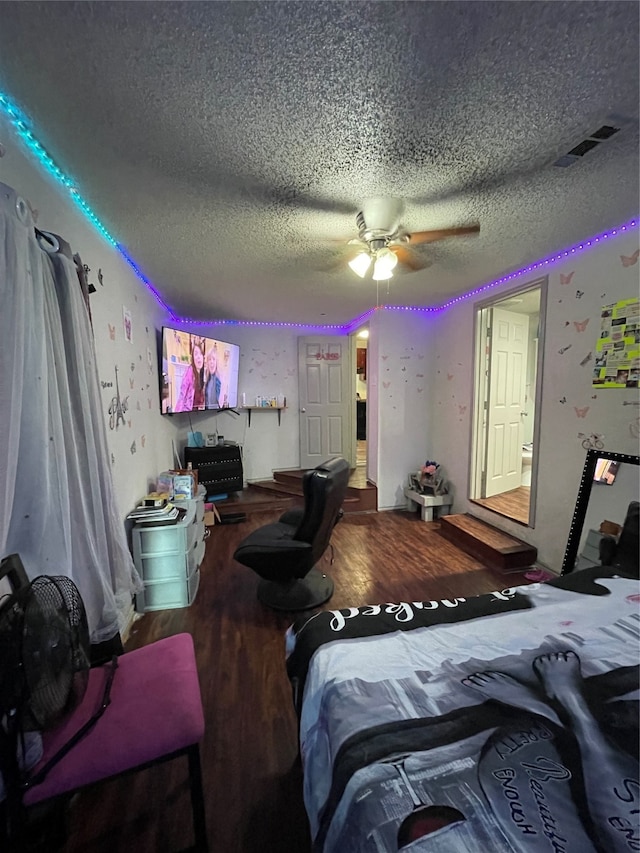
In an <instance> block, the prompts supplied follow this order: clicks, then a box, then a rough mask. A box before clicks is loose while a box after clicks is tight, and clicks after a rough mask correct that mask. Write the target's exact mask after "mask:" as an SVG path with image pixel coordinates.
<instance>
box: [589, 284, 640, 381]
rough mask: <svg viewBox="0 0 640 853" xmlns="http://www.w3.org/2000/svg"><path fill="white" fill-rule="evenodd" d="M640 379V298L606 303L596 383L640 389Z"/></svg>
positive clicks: (599, 339) (597, 351)
mask: <svg viewBox="0 0 640 853" xmlns="http://www.w3.org/2000/svg"><path fill="white" fill-rule="evenodd" d="M639 379H640V300H638V299H624V300H622V301H620V302H614V303H612V304H611V305H604V306H603V308H602V311H601V312H600V337H599V338H598V341H597V343H596V360H595V368H594V371H593V385H597V386H598V388H638V387H639Z"/></svg>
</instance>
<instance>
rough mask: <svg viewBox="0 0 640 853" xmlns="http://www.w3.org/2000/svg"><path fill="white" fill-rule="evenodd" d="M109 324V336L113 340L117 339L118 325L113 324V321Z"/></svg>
mask: <svg viewBox="0 0 640 853" xmlns="http://www.w3.org/2000/svg"><path fill="white" fill-rule="evenodd" d="M107 326H108V327H109V338H110V339H111V340H112V341H115V339H116V327H115V326H112V325H111V323H107Z"/></svg>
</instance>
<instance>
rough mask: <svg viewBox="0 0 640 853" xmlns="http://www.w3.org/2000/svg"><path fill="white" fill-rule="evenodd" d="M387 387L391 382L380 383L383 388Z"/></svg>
mask: <svg viewBox="0 0 640 853" xmlns="http://www.w3.org/2000/svg"><path fill="white" fill-rule="evenodd" d="M389 385H391V382H383V383H382V386H383V388H388V387H389Z"/></svg>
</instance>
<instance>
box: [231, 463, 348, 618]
mask: <svg viewBox="0 0 640 853" xmlns="http://www.w3.org/2000/svg"><path fill="white" fill-rule="evenodd" d="M349 473H350V472H349V463H348V462H347V461H346V459H343V458H342V457H340V456H338V457H336V458H334V459H330V460H329V461H328V462H324V463H323V464H322V465H318V467H317V468H313V469H312V470H311V471H306V472H305V474H304V475H303V478H302V489H303V493H304V507H294V508H293V509H290V510H287V512H285V513H284V514H283V515H281V516H280V518H279V519H278V521H276V522H274V523H272V524H265V525H264V526H263V527H259V528H258V529H257V530H254V531H253V533H250V534H249V535H248V536H247V537H246V538H245V539H243V541H242V542H241V543H240V545H239V546H238V548H237V549H236V551H235V553H234V555H233V556H234V559H236V560H237V561H238V562H239V563H242V564H243V565H244V566H248V567H249V568H250V569H253V571H254V572H256V574H258V575H259V576H260V577H261V578H262V580H261V581H260V583H259V585H258V599H259V600H260V601H261V602H262V603H263V604H266V605H267V607H272V608H273V609H274V610H308V609H309V608H312V607H318V606H319V605H320V604H324V602H325V601H328V600H329V599H330V598H331V596H332V595H333V581H332V580H331V578H330V577H328V576H327V575H325V574H324V573H323V572H321V571H320V570H319V569H317V568H315V566H316V564H317V563H318V561H319V560H320V558H321V557H322V555H323V554H324V552H325V551H326V550H327V548H328V547H329V541H330V539H331V533H332V531H333V528H334V527H335V525H336V523H337V522H338V521H339V520H340V518H341V517H342V514H343V513H342V502H343V500H344V498H345V495H346V493H347V486H348V483H349Z"/></svg>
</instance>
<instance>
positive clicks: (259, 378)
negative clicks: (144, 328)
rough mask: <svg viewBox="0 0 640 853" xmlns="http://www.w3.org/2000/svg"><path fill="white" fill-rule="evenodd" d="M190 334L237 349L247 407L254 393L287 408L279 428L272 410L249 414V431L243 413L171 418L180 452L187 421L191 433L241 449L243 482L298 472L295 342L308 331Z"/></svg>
mask: <svg viewBox="0 0 640 853" xmlns="http://www.w3.org/2000/svg"><path fill="white" fill-rule="evenodd" d="M172 325H174V326H175V325H176V324H172ZM176 327H177V326H176ZM189 331H191V332H199V333H200V334H203V335H208V336H209V337H215V338H217V339H218V340H223V341H228V342H229V343H232V344H238V345H239V346H240V369H239V372H238V395H239V399H240V400H242V394H243V392H244V393H245V394H246V400H247V403H249V402H250V401H251V400H254V401H255V398H256V396H257V395H258V394H260V395H262V396H265V397H273V396H278V395H283V396H285V397H286V398H287V408H286V409H285V410H284V411H282V412H281V413H280V420H281V423H280V425H278V413H277V411H275V410H269V409H267V410H265V411H262V412H256V411H254V412H252V413H251V426H250V427H249V423H248V421H249V418H248V414H247V412H245V411H242V409H239V411H240V415H239V416H237V415H235V414H234V413H233V412H230V411H223V412H219V413H215V414H214V413H211V412H192V413H191V415H190V416H189V415H186V414H181V415H180V414H176V415H172V416H171V418H170V420H171V421H174V422H175V423H176V425H177V429H178V437H179V445H180V448H182V447H183V446H184V444H185V443H186V441H187V433H188V432H189V431H190V430H191V427H190V425H189V420H190V421H191V424H192V425H193V429H194V430H199V431H200V432H202V434H203V435H205V436H206V434H207V433H213V432H217V433H219V434H222V435H224V437H225V440H227V441H229V440H230V441H235V442H237V443H238V444H240V445H241V446H242V448H243V468H244V478H245V480H247V481H255V480H270V479H271V477H272V475H273V471H274V470H275V469H283V468H285V469H286V468H297V467H299V464H300V441H299V436H300V429H299V406H298V340H297V339H298V337H299V336H301V335H305V334H312V330H311V328H310V327H309V328H307V327H299V328H269V327H265V328H263V327H259V326H235V325H202V326H198V325H190V326H189Z"/></svg>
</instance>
